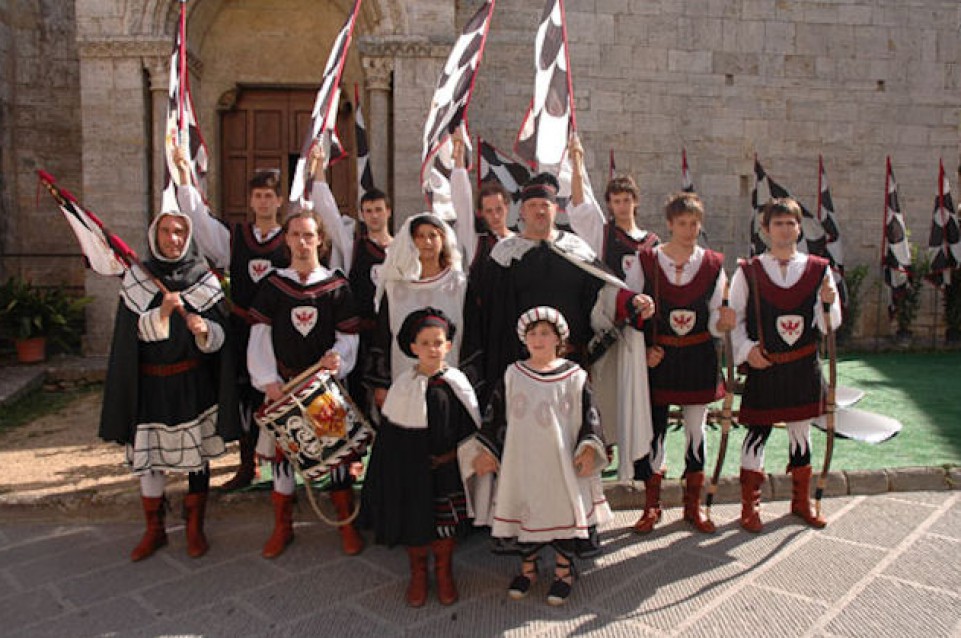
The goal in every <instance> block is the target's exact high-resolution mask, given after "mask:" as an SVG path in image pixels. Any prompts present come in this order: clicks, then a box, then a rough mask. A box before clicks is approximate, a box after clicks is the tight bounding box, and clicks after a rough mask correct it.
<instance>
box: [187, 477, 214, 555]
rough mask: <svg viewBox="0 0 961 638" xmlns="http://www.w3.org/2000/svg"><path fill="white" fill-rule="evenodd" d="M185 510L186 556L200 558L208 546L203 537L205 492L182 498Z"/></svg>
mask: <svg viewBox="0 0 961 638" xmlns="http://www.w3.org/2000/svg"><path fill="white" fill-rule="evenodd" d="M184 509H186V510H187V555H188V556H190V557H191V558H200V557H201V556H203V555H204V554H206V553H207V550H208V549H209V548H210V546H209V545H208V544H207V537H206V536H204V512H205V511H206V509H207V492H196V493H194V494H187V495H186V496H185V497H184Z"/></svg>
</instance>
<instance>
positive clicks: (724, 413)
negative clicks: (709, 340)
mask: <svg viewBox="0 0 961 638" xmlns="http://www.w3.org/2000/svg"><path fill="white" fill-rule="evenodd" d="M730 291H731V285H730V283H729V282H724V296H723V297H722V299H721V306H722V307H723V308H730V307H731V302H730ZM724 363H725V365H726V366H727V375H726V376H725V379H724V403H723V404H722V408H721V442H720V444H719V445H718V447H717V462H716V463H715V464H714V474H713V475H712V476H711V484H710V486H708V488H707V496H706V497H705V499H704V515H705V516H706V517H707V519H708V520H711V505H712V504H713V503H714V495H715V494H717V484H718V481H719V480H720V479H721V470H722V468H723V467H724V457H725V455H726V454H727V440H728V435H729V434H730V432H731V423H732V414H733V413H732V411H731V408H732V407H734V346H733V345H732V344H731V331H730V330H725V331H724Z"/></svg>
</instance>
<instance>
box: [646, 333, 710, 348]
mask: <svg viewBox="0 0 961 638" xmlns="http://www.w3.org/2000/svg"><path fill="white" fill-rule="evenodd" d="M710 340H711V333H710V332H707V331H704V332H698V333H697V334H693V335H684V336H683V337H674V336H671V335H657V337H656V338H655V339H654V342H655V343H656V344H657V345H659V346H671V347H674V348H684V347H686V346H696V345H697V344H699V343H704V342H705V341H710Z"/></svg>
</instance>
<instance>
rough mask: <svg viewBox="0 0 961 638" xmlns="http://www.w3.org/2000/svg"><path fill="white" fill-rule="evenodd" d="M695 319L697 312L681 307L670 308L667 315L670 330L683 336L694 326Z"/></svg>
mask: <svg viewBox="0 0 961 638" xmlns="http://www.w3.org/2000/svg"><path fill="white" fill-rule="evenodd" d="M695 319H697V314H696V313H695V312H694V311H693V310H684V309H683V308H680V309H678V310H672V311H671V314H670V315H669V320H670V322H671V330H673V331H674V332H675V334H678V335H680V336H682V337H683V336H684V335H686V334H687V333H689V332H690V331H691V329H692V328H694V320H695Z"/></svg>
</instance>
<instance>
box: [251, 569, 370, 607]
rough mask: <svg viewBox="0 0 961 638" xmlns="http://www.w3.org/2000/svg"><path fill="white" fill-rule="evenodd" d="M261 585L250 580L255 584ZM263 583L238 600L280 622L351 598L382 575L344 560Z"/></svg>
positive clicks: (366, 588)
mask: <svg viewBox="0 0 961 638" xmlns="http://www.w3.org/2000/svg"><path fill="white" fill-rule="evenodd" d="M262 582H264V581H251V583H253V584H256V585H261V583H262ZM266 582H267V584H266V586H259V587H257V588H256V589H248V590H247V591H245V592H243V593H242V594H240V596H239V597H240V598H241V599H242V600H244V601H245V602H246V603H247V604H248V605H250V607H251V608H252V609H256V610H258V611H259V612H260V613H261V614H263V615H265V616H267V617H269V618H271V619H273V620H275V621H279V620H286V619H295V618H297V617H298V616H300V615H303V614H304V613H305V612H306V611H308V610H310V609H313V608H316V607H321V606H330V605H333V604H335V603H336V602H337V601H343V600H346V599H349V598H353V597H355V596H357V595H359V594H360V593H361V592H364V591H367V590H369V589H371V588H372V587H374V586H377V585H379V584H380V583H381V582H383V574H382V573H381V572H379V571H377V570H374V569H372V568H370V567H369V566H367V565H366V564H363V563H359V562H357V561H352V560H349V559H344V560H340V561H337V562H334V563H331V564H329V565H326V564H323V563H319V562H318V563H314V569H312V570H310V571H306V572H300V573H297V574H295V575H293V576H289V577H286V578H279V579H278V578H274V579H272V582H271V581H266Z"/></svg>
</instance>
